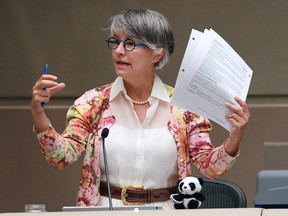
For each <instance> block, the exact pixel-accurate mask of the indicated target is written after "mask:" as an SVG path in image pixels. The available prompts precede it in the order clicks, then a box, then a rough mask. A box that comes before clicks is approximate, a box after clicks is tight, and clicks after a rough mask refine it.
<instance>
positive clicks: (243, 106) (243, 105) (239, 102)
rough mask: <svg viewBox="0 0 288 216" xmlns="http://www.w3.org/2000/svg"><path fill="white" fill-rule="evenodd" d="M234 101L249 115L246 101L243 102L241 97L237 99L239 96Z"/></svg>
mask: <svg viewBox="0 0 288 216" xmlns="http://www.w3.org/2000/svg"><path fill="white" fill-rule="evenodd" d="M234 99H235V101H236V102H237V103H238V104H239V105H240V107H241V108H242V110H243V112H248V113H249V109H248V105H247V104H246V103H245V101H243V100H242V99H241V98H240V97H237V96H236V97H235V98H234Z"/></svg>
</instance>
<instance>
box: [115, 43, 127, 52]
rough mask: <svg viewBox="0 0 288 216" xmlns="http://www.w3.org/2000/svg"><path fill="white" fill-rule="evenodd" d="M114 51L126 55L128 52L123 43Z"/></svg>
mask: <svg viewBox="0 0 288 216" xmlns="http://www.w3.org/2000/svg"><path fill="white" fill-rule="evenodd" d="M114 51H116V52H117V53H121V54H122V53H125V52H126V50H125V48H124V43H123V42H122V41H121V42H120V44H119V45H118V47H117V48H116V49H114Z"/></svg>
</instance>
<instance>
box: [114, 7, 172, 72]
mask: <svg viewBox="0 0 288 216" xmlns="http://www.w3.org/2000/svg"><path fill="white" fill-rule="evenodd" d="M110 23H111V24H110V27H109V29H110V35H111V36H113V35H114V34H115V33H116V32H124V33H125V34H127V35H129V36H130V37H133V38H136V39H139V40H141V41H143V43H144V44H145V45H147V46H148V47H149V48H150V49H152V50H155V51H156V50H157V49H158V48H163V49H164V56H163V57H162V59H161V60H160V61H158V62H157V63H156V64H155V68H156V69H161V68H163V66H164V65H165V64H166V63H168V61H169V58H170V56H171V54H172V53H173V52H174V46H175V45H174V36H173V33H172V30H171V27H170V25H169V23H168V21H167V19H166V17H165V16H163V15H162V14H161V13H159V12H157V11H152V10H149V9H129V10H124V11H122V12H121V13H119V14H117V15H115V16H113V17H111V19H110Z"/></svg>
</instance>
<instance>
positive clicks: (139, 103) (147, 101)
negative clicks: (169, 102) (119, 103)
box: [131, 98, 149, 105]
mask: <svg viewBox="0 0 288 216" xmlns="http://www.w3.org/2000/svg"><path fill="white" fill-rule="evenodd" d="M131 101H132V103H133V104H135V105H144V104H147V103H149V98H148V100H145V101H134V100H131Z"/></svg>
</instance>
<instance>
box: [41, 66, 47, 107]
mask: <svg viewBox="0 0 288 216" xmlns="http://www.w3.org/2000/svg"><path fill="white" fill-rule="evenodd" d="M44 74H48V64H46V65H45V67H44ZM43 90H46V86H44V87H43ZM41 107H45V102H44V101H43V102H41Z"/></svg>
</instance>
